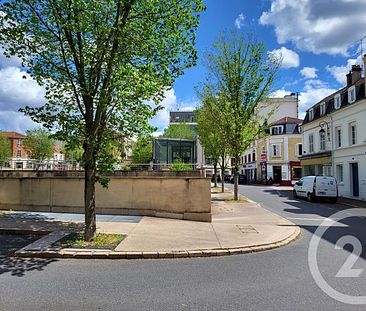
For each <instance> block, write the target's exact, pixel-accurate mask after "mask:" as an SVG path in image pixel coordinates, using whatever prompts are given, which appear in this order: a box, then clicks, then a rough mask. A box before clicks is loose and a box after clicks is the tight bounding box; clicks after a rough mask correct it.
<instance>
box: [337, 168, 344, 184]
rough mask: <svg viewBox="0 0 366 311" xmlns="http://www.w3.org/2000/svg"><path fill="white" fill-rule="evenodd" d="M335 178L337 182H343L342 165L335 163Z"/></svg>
mask: <svg viewBox="0 0 366 311" xmlns="http://www.w3.org/2000/svg"><path fill="white" fill-rule="evenodd" d="M336 178H337V181H338V182H343V165H342V164H337V165H336Z"/></svg>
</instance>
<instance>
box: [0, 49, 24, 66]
mask: <svg viewBox="0 0 366 311" xmlns="http://www.w3.org/2000/svg"><path fill="white" fill-rule="evenodd" d="M21 65H22V61H21V59H20V58H19V57H16V56H12V57H10V58H9V57H6V56H5V55H4V49H3V48H1V47H0V67H1V68H5V67H10V66H13V67H20V66H21Z"/></svg>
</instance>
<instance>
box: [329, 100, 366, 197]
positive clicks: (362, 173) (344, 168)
mask: <svg viewBox="0 0 366 311" xmlns="http://www.w3.org/2000/svg"><path fill="white" fill-rule="evenodd" d="M331 117H332V132H333V133H334V135H333V137H332V139H333V145H334V149H333V163H334V166H333V173H334V176H335V177H336V178H337V181H338V189H339V195H340V196H344V197H350V198H357V199H362V200H366V99H365V100H361V101H358V102H356V103H354V104H351V105H349V106H347V107H344V108H342V109H340V110H337V111H335V112H333V113H332V115H331ZM352 126H355V129H356V131H355V132H356V135H354V136H355V138H356V139H355V141H354V138H353V139H352V128H351V127H352ZM338 130H340V132H341V135H340V136H341V146H339V144H338V140H339V139H338ZM355 169H356V170H357V174H354V173H355ZM353 175H356V176H353ZM357 175H358V178H356V180H354V177H357ZM356 182H357V183H358V185H355V184H354V183H356ZM357 188H358V195H357V193H355V192H354V191H355V190H356V192H357Z"/></svg>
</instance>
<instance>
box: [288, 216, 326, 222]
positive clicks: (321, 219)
mask: <svg viewBox="0 0 366 311" xmlns="http://www.w3.org/2000/svg"><path fill="white" fill-rule="evenodd" d="M287 219H296V220H320V221H323V220H325V219H326V220H330V219H328V218H298V217H287Z"/></svg>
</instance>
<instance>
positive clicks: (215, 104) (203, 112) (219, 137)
mask: <svg viewBox="0 0 366 311" xmlns="http://www.w3.org/2000/svg"><path fill="white" fill-rule="evenodd" d="M198 96H199V98H200V100H201V106H200V107H199V108H198V109H197V110H196V113H195V115H196V119H197V133H198V137H199V140H200V142H201V144H202V146H203V148H204V150H205V156H206V157H208V158H210V159H211V160H212V163H213V167H214V184H215V187H217V165H218V164H219V163H220V167H221V173H222V174H221V175H222V176H221V177H222V178H221V188H222V189H221V191H222V192H224V177H225V176H224V172H225V168H226V159H227V155H228V150H229V149H228V144H227V141H226V136H225V124H226V120H222V119H221V118H222V117H223V114H222V113H221V107H220V102H219V101H218V99H217V98H216V96H215V92H214V88H213V86H212V85H210V84H206V85H205V86H204V87H203V89H202V90H198Z"/></svg>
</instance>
